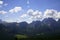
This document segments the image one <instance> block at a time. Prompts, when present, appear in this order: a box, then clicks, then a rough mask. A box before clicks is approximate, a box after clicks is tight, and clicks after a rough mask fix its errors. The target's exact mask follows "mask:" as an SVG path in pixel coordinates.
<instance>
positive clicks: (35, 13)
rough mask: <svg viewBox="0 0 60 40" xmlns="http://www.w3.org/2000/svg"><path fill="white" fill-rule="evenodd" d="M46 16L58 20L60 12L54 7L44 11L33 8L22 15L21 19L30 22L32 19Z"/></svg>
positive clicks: (42, 18) (40, 18)
mask: <svg viewBox="0 0 60 40" xmlns="http://www.w3.org/2000/svg"><path fill="white" fill-rule="evenodd" d="M45 18H53V19H55V20H56V21H58V20H59V19H60V12H58V11H57V10H54V9H46V10H45V11H44V12H43V13H42V12H41V11H39V10H33V9H29V10H28V11H27V12H26V14H22V15H21V16H20V19H22V20H23V21H26V22H28V23H31V22H32V21H36V20H40V21H42V20H44V19H45Z"/></svg>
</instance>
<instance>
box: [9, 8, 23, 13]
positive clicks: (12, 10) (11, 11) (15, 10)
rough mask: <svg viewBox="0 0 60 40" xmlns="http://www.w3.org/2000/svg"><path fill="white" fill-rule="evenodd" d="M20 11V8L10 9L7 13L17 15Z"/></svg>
mask: <svg viewBox="0 0 60 40" xmlns="http://www.w3.org/2000/svg"><path fill="white" fill-rule="evenodd" d="M21 10H22V7H14V8H13V9H10V10H9V12H10V13H17V12H19V11H21Z"/></svg>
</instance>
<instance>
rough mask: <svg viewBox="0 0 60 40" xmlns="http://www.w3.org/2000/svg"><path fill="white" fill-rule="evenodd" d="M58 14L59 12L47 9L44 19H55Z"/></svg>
mask: <svg viewBox="0 0 60 40" xmlns="http://www.w3.org/2000/svg"><path fill="white" fill-rule="evenodd" d="M56 14H57V11H56V10H53V9H47V10H46V11H45V12H44V16H43V17H44V18H55V16H56Z"/></svg>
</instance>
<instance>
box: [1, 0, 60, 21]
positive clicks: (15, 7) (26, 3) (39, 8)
mask: <svg viewBox="0 0 60 40" xmlns="http://www.w3.org/2000/svg"><path fill="white" fill-rule="evenodd" d="M29 10H30V11H29ZM31 10H32V11H31ZM28 11H29V12H28ZM47 11H49V12H50V11H51V12H50V14H52V12H55V14H56V11H57V13H58V14H60V13H59V11H60V0H1V1H0V19H2V20H3V21H7V22H22V21H32V20H38V19H39V20H40V19H41V18H42V17H40V16H44V15H45V13H44V12H47ZM27 12H28V13H27ZM39 12H41V13H42V15H41V14H39ZM29 13H30V14H31V13H32V14H31V15H28V14H29ZM33 14H36V15H35V16H37V14H39V18H33V17H35V16H34V15H33ZM47 14H48V13H47ZM24 15H25V16H24ZM21 16H22V17H23V18H21ZM49 16H50V15H49ZM59 16H60V15H59ZM29 18H30V19H29ZM31 18H33V19H31ZM58 18H59V17H56V18H55V19H58ZM42 19H43V18H42Z"/></svg>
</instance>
